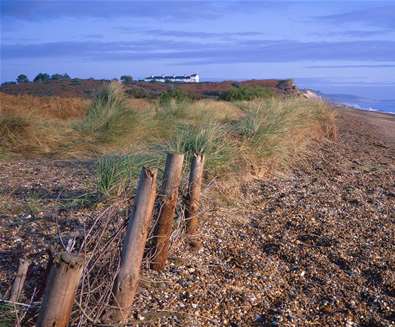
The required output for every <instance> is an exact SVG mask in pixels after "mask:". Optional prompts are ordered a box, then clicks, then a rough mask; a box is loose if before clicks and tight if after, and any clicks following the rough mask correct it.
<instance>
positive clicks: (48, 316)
mask: <svg viewBox="0 0 395 327" xmlns="http://www.w3.org/2000/svg"><path fill="white" fill-rule="evenodd" d="M82 270H83V258H82V257H79V256H73V255H71V254H69V253H66V252H63V253H61V254H60V255H57V256H56V257H55V258H54V261H53V265H52V268H51V271H50V273H49V276H48V281H47V285H46V287H45V293H44V298H43V301H42V303H41V309H40V314H39V317H38V321H37V327H52V326H56V327H66V326H67V325H68V323H69V320H70V314H71V309H72V307H73V303H74V298H75V293H76V290H77V288H78V284H79V281H80V278H81V274H82Z"/></svg>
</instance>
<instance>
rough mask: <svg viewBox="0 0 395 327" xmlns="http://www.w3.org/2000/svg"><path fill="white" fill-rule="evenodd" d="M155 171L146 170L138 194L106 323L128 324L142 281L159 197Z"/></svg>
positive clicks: (140, 180) (105, 318) (139, 184)
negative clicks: (145, 256)
mask: <svg viewBox="0 0 395 327" xmlns="http://www.w3.org/2000/svg"><path fill="white" fill-rule="evenodd" d="M156 176H157V171H156V170H150V169H147V168H143V169H142V171H141V173H140V177H139V182H138V187H137V194H136V198H135V202H134V205H133V208H132V210H131V214H130V216H129V222H128V228H127V232H126V236H125V239H124V243H123V247H122V254H121V264H120V270H119V274H118V276H117V279H116V281H115V283H114V290H113V292H114V308H113V309H112V310H111V311H110V312H108V313H107V314H106V316H105V317H104V320H105V321H106V322H109V321H112V322H126V321H127V320H128V316H129V314H130V310H131V306H132V304H133V300H134V296H135V294H136V291H137V286H138V282H139V279H140V268H141V263H142V260H143V255H144V248H145V243H146V241H147V235H148V231H149V228H150V225H151V221H152V212H153V207H154V203H155V196H156Z"/></svg>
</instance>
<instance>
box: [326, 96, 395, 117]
mask: <svg viewBox="0 0 395 327" xmlns="http://www.w3.org/2000/svg"><path fill="white" fill-rule="evenodd" d="M318 94H319V95H320V96H321V97H323V98H325V99H327V100H329V101H331V102H333V103H337V104H343V105H346V106H349V107H354V108H356V109H360V110H367V111H378V112H385V113H388V114H393V115H395V99H393V100H392V99H385V100H379V99H372V98H367V97H366V98H365V97H360V96H355V95H350V94H325V93H321V92H318Z"/></svg>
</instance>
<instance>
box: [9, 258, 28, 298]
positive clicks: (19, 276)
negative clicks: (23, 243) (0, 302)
mask: <svg viewBox="0 0 395 327" xmlns="http://www.w3.org/2000/svg"><path fill="white" fill-rule="evenodd" d="M29 265H30V261H29V260H27V259H24V258H21V259H19V265H18V271H17V273H16V276H15V279H14V283H13V284H12V288H11V295H10V301H11V302H18V299H19V296H20V295H21V293H22V290H23V284H24V283H25V280H26V274H27V270H28V269H29Z"/></svg>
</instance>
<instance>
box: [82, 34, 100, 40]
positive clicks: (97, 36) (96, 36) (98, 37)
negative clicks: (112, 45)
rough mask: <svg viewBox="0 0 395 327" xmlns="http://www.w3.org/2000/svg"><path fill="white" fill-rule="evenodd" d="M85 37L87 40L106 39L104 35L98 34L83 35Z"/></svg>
mask: <svg viewBox="0 0 395 327" xmlns="http://www.w3.org/2000/svg"><path fill="white" fill-rule="evenodd" d="M83 37H84V38H86V39H102V38H104V35H103V34H98V33H97V34H96V33H93V34H85V35H83Z"/></svg>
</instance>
